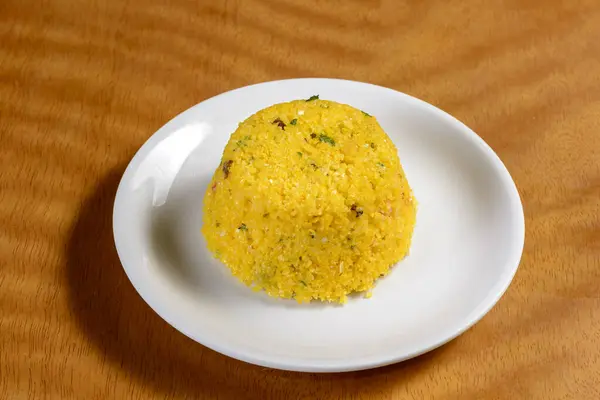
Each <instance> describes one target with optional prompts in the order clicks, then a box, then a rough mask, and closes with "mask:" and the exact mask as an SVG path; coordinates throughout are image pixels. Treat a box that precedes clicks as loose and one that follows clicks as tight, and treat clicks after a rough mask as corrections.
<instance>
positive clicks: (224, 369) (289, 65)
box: [0, 0, 600, 399]
mask: <svg viewBox="0 0 600 400" xmlns="http://www.w3.org/2000/svg"><path fill="white" fill-rule="evenodd" d="M306 76H309V77H310V76H324V77H339V78H346V79H352V80H359V81H365V82H372V83H375V84H379V85H384V86H388V87H391V88H394V89H397V90H400V91H403V92H406V93H409V94H411V95H414V96H417V97H419V98H422V99H424V100H426V101H428V102H430V103H432V104H434V105H436V106H439V107H441V108H442V109H444V110H446V111H448V112H450V113H451V114H453V115H455V116H456V117H458V118H459V119H461V120H462V121H464V122H465V123H466V124H467V125H469V126H471V127H472V128H473V129H474V130H475V131H476V132H478V133H479V134H480V135H481V136H482V137H483V138H484V139H485V140H486V141H487V142H488V143H489V144H490V145H491V146H492V148H494V149H495V151H496V152H497V153H498V154H499V156H500V157H501V158H502V159H503V161H504V162H505V164H506V165H507V167H508V169H509V170H510V172H511V173H512V175H513V177H514V179H515V181H516V183H517V186H518V188H519V191H520V193H521V196H522V199H523V202H524V207H525V214H526V226H527V228H526V243H525V252H524V255H523V259H522V262H521V266H520V269H519V271H518V273H517V275H516V277H515V280H514V281H513V284H512V285H511V287H510V288H509V290H508V291H507V293H506V295H505V296H504V297H503V298H502V300H501V301H500V302H499V303H498V305H497V306H496V307H495V308H494V309H493V310H492V311H491V312H490V313H489V314H488V315H487V316H486V317H485V318H484V319H483V320H482V321H481V322H480V323H478V324H477V325H476V326H475V327H474V328H472V329H470V330H469V331H468V332H466V333H465V334H464V335H462V336H461V337H459V338H458V339H456V340H454V341H453V342H451V343H450V344H448V345H446V346H444V347H442V348H440V349H438V350H436V351H433V352H431V353H429V354H427V355H424V356H422V357H419V358H417V359H414V360H411V361H408V362H404V363H401V364H397V365H393V366H389V367H385V368H380V369H376V370H371V371H364V372H356V373H345V374H331V375H318V374H301V373H291V372H282V371H276V370H269V369H265V368H260V367H256V366H252V365H248V364H245V363H242V362H238V361H235V360H232V359H229V358H227V357H224V356H222V355H220V354H217V353H215V352H213V351H210V350H208V349H206V348H204V347H203V346H201V345H199V344H197V343H195V342H193V341H191V340H189V339H187V338H186V337H184V336H183V335H182V334H180V333H178V332H177V331H175V330H174V329H173V328H171V327H170V326H169V325H167V324H166V323H165V322H163V321H162V320H161V319H160V318H159V317H158V316H157V315H156V314H154V313H153V312H152V311H151V310H150V309H149V307H148V306H146V305H145V303H144V302H143V301H142V299H141V298H140V297H139V296H138V295H137V294H136V292H135V291H134V289H133V288H132V286H131V284H130V283H129V281H128V280H127V278H126V276H125V275H124V273H123V270H122V268H121V266H120V264H119V260H118V258H117V255H116V253H115V249H114V245H113V239H112V232H111V229H112V228H111V212H112V202H113V198H114V195H115V190H116V187H117V184H118V181H119V178H120V176H121V174H122V173H123V170H124V168H125V166H126V164H127V162H128V161H129V160H130V158H131V157H132V156H133V154H134V153H135V151H136V150H137V149H138V148H139V147H140V146H141V145H142V143H143V142H144V141H145V140H146V139H147V138H148V137H149V136H150V135H151V134H152V133H154V132H155V131H156V130H157V129H158V128H159V127H160V126H161V125H163V124H164V123H165V122H166V121H168V120H169V119H171V118H172V117H174V116H175V115H176V114H178V113H179V112H181V111H183V110H185V109H187V108H188V107H190V106H192V105H194V104H196V103H198V102H200V101H202V100H204V99H206V98H208V97H211V96H213V95H216V94H218V93H221V92H223V91H226V90H230V89H233V88H236V87H240V86H243V85H247V84H251V83H256V82H261V81H266V80H274V79H281V78H290V77H306ZM0 139H1V140H0V160H1V164H0V398H1V399H46V398H48V399H58V398H78V399H121V398H133V399H150V398H157V399H164V398H169V399H179V398H190V399H195V398H198V399H246V398H248V399H253V398H255V399H268V398H274V399H276V398H283V399H309V398H310V399H600V217H599V203H600V166H599V165H600V1H598V0H589V1H576V0H562V1H561V0H547V1H542V0H539V1H534V0H530V1H527V0H464V1H448V0H445V1H441V0H440V1H420V0H410V1H391V0H390V1H375V0H371V1H366V0H365V1H360V0H339V1H314V0H248V1H242V0H228V1H223V2H218V1H200V0H171V1H161V0H139V1H138V0H38V1H33V0H2V1H0Z"/></svg>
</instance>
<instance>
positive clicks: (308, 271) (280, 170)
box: [202, 96, 416, 303]
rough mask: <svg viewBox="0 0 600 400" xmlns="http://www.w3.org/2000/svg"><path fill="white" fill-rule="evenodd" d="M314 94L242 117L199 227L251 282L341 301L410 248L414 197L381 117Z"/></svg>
mask: <svg viewBox="0 0 600 400" xmlns="http://www.w3.org/2000/svg"><path fill="white" fill-rule="evenodd" d="M316 97H317V96H313V97H312V98H311V99H309V100H298V101H292V102H290V103H282V104H276V105H274V106H271V107H268V108H266V109H264V110H261V111H259V112H257V113H256V114H254V115H252V116H251V117H250V118H248V119H247V120H245V121H244V122H243V123H241V124H240V125H239V127H238V128H237V130H236V131H235V132H234V133H233V135H232V136H231V138H230V139H229V143H228V144H227V146H226V147H225V151H224V153H223V158H222V160H221V164H220V165H219V168H218V169H217V171H216V172H215V174H214V176H213V179H212V182H211V184H210V185H209V187H208V189H207V191H206V195H205V197H204V221H203V222H204V226H203V228H202V232H203V233H204V236H205V238H206V241H207V243H208V247H209V249H210V250H211V251H212V252H213V253H214V254H215V256H216V257H217V258H218V259H220V260H221V261H223V262H224V263H225V264H226V265H227V266H228V267H229V268H230V269H231V272H232V273H233V275H235V276H237V277H238V278H239V279H240V280H242V281H243V282H244V283H245V284H247V285H248V286H251V287H253V288H254V289H256V290H260V289H264V290H265V291H266V292H267V293H268V294H269V295H271V296H275V297H282V298H294V299H296V300H298V301H299V302H305V301H310V300H311V299H318V300H323V301H332V302H341V303H343V302H345V301H346V296H347V295H348V294H350V293H352V292H360V291H367V290H369V289H371V288H372V287H373V285H374V283H375V281H376V280H377V279H378V278H379V277H381V276H383V275H385V274H387V272H388V271H389V269H390V267H391V266H393V264H394V263H396V262H398V261H399V260H401V259H402V258H403V257H404V256H405V255H406V254H407V253H408V249H409V246H410V240H411V236H412V232H413V227H414V224H415V214H416V201H415V200H414V198H413V196H412V193H411V190H410V187H409V186H408V182H407V180H406V177H405V176H404V172H403V171H402V167H401V165H400V160H399V159H398V154H397V151H396V147H395V146H394V144H393V143H392V141H391V140H390V138H389V137H388V136H387V135H386V134H385V132H384V131H383V130H382V129H381V127H380V126H379V124H378V123H377V121H376V119H375V118H374V117H372V116H370V115H369V114H366V113H364V112H362V111H360V110H358V109H356V108H353V107H350V106H348V105H345V104H339V103H335V102H332V101H324V100H319V99H318V98H316Z"/></svg>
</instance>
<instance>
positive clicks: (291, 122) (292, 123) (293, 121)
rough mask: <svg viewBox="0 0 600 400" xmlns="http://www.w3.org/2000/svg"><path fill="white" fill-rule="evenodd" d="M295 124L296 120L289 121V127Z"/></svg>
mask: <svg viewBox="0 0 600 400" xmlns="http://www.w3.org/2000/svg"><path fill="white" fill-rule="evenodd" d="M296 122H298V120H297V119H296V118H294V119H293V120H291V121H290V125H296Z"/></svg>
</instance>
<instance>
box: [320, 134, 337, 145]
mask: <svg viewBox="0 0 600 400" xmlns="http://www.w3.org/2000/svg"><path fill="white" fill-rule="evenodd" d="M319 140H320V141H321V142H323V143H327V144H329V145H330V146H335V140H333V139H332V138H330V137H329V136H327V135H324V134H322V133H321V134H320V135H319Z"/></svg>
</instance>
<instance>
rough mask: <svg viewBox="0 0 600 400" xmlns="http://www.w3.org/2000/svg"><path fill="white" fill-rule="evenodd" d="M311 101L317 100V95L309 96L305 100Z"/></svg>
mask: <svg viewBox="0 0 600 400" xmlns="http://www.w3.org/2000/svg"><path fill="white" fill-rule="evenodd" d="M313 100H319V95H318V94H315V95H313V96H310V97H309V98H308V99H306V101H313Z"/></svg>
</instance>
